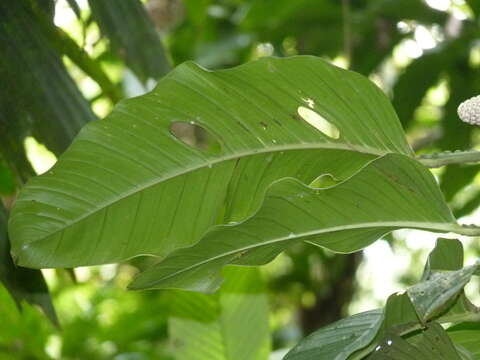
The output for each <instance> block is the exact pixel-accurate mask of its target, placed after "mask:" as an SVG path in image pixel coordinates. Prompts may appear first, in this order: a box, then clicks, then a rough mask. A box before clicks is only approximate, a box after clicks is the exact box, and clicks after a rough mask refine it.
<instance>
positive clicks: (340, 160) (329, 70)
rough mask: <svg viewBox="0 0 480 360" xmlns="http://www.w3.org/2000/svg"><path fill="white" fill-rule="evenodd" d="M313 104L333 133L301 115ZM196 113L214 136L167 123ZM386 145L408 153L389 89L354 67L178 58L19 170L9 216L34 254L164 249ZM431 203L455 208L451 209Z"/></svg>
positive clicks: (92, 256)
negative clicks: (195, 139) (198, 140)
mask: <svg viewBox="0 0 480 360" xmlns="http://www.w3.org/2000/svg"><path fill="white" fill-rule="evenodd" d="M302 116H303V118H302ZM312 116H313V117H316V120H317V121H318V119H319V118H321V119H320V122H321V123H322V125H324V127H323V128H322V129H323V130H324V131H325V132H326V133H327V134H328V131H329V130H332V129H334V128H333V127H332V126H331V127H330V128H328V127H325V125H328V123H326V122H325V121H328V122H330V124H333V126H334V127H335V128H336V129H338V132H339V137H338V138H335V137H337V136H336V134H332V133H330V135H331V136H333V137H331V136H329V135H327V134H325V133H324V132H322V131H320V130H317V128H316V127H314V126H312V125H311V124H310V123H309V122H307V121H306V120H305V119H308V120H310V121H312ZM322 118H323V120H322ZM190 122H192V123H194V124H196V125H197V126H198V127H199V128H200V127H201V128H203V129H204V131H206V132H208V133H209V134H210V136H211V137H213V138H214V139H216V141H215V142H216V143H217V144H219V146H220V147H218V146H217V148H216V150H215V148H212V149H210V150H209V149H206V150H205V149H202V148H199V147H196V146H191V145H187V144H185V143H184V142H182V141H181V140H179V139H177V138H176V137H175V136H173V135H172V133H171V129H170V128H171V126H172V124H177V123H181V124H180V125H182V124H183V126H186V125H185V124H189V123H190ZM184 123H185V124H184ZM392 152H396V153H400V154H404V155H411V150H410V148H409V147H408V145H407V143H406V141H405V138H404V135H403V132H402V129H401V126H400V124H399V121H398V119H397V117H396V115H395V113H394V111H393V109H392V107H391V105H390V103H389V102H388V99H387V98H386V97H385V95H384V94H383V93H382V92H381V91H380V90H379V89H378V88H377V87H376V86H375V85H373V84H372V83H371V82H369V81H368V80H367V79H365V78H364V77H362V76H360V75H358V74H356V73H353V72H348V71H345V70H342V69H339V68H337V67H335V66H333V65H330V64H328V63H326V62H325V61H323V60H321V59H318V58H315V57H293V58H288V59H276V58H264V59H261V60H259V61H256V62H252V63H249V64H246V65H242V66H239V67H237V68H234V69H231V70H223V71H217V72H211V71H207V70H204V69H202V68H199V67H198V66H196V65H195V64H193V63H185V64H183V65H181V66H179V67H178V68H176V69H175V70H174V71H173V72H172V73H170V74H169V75H167V76H166V77H164V78H162V80H161V81H160V82H159V84H158V86H157V88H156V89H155V90H154V91H153V92H151V93H149V94H146V95H144V96H142V97H138V98H134V99H130V100H126V101H123V102H121V103H119V104H118V105H117V107H116V109H115V110H114V111H113V113H112V114H111V115H110V116H109V117H108V118H107V119H105V120H103V121H99V122H93V123H90V124H89V125H88V126H86V127H85V128H84V129H83V130H82V131H81V133H80V134H79V136H78V137H77V139H76V140H75V141H74V143H73V144H72V145H71V147H70V148H69V150H68V151H67V152H66V153H65V154H64V155H63V156H62V157H61V158H60V159H59V161H58V163H57V164H56V165H55V166H54V168H53V169H52V170H51V171H49V172H47V173H46V174H45V175H42V176H40V177H38V178H35V179H33V180H32V181H30V183H29V184H27V186H26V187H25V188H24V189H23V190H22V192H21V194H20V195H19V197H18V200H17V201H16V205H15V207H14V209H13V211H12V215H11V217H10V225H9V226H10V228H9V230H10V235H11V240H12V250H13V253H14V255H15V257H16V260H17V262H18V263H19V264H22V265H25V266H30V267H72V266H78V265H92V264H100V263H111V262H116V261H121V260H125V259H128V258H131V257H133V256H137V255H154V256H164V255H166V254H168V253H169V252H171V251H172V250H174V249H177V248H179V247H185V246H188V245H192V244H194V243H195V242H197V241H198V240H200V238H201V237H202V236H203V235H204V234H205V233H206V232H207V231H208V230H209V229H210V228H211V227H212V226H213V225H215V224H218V223H228V222H234V221H236V222H238V221H241V220H244V219H245V218H246V217H248V216H250V215H251V214H252V213H254V212H255V211H256V210H257V209H258V208H259V206H260V204H261V203H262V200H263V196H264V193H265V191H266V188H267V187H268V186H269V185H270V184H271V183H272V182H274V181H276V180H278V179H281V178H284V177H295V178H297V179H298V180H300V181H302V182H304V183H310V182H312V181H313V180H314V179H315V178H317V177H318V176H319V175H320V174H326V173H329V174H331V175H332V176H334V177H335V178H337V179H343V178H346V177H348V176H350V175H352V174H353V173H355V172H356V171H357V170H358V169H359V168H361V167H362V166H363V165H365V164H366V163H367V162H369V161H371V160H372V159H374V158H376V157H378V156H382V155H384V154H387V153H392ZM425 176H427V175H425ZM427 177H428V176H427ZM422 181H424V180H422ZM429 181H430V185H429V190H428V191H432V194H433V193H435V194H436V195H435V201H432V204H439V205H438V206H440V207H441V206H442V205H441V204H442V202H441V201H439V199H437V197H438V194H437V193H436V191H437V190H436V187H435V186H436V185H434V183H433V182H432V179H430V180H429ZM394 182H395V180H394V179H392V183H394ZM290 183H292V181H289V182H287V184H290ZM292 186H294V187H295V188H299V187H300V188H302V185H300V184H299V183H297V184H295V183H293V185H292ZM388 186H389V187H390V186H391V184H390V185H388ZM416 186H417V185H416V184H415V185H413V187H414V188H415V187H416ZM420 186H421V185H420ZM280 187H282V186H280ZM287 187H288V186H287ZM413 190H414V191H415V189H413ZM306 191H309V190H308V189H307V190H306ZM400 200H401V199H400ZM435 206H437V205H435ZM425 207H429V209H430V211H429V213H430V212H432V213H433V211H432V208H431V205H422V209H423V208H425ZM438 216H440V218H437V219H436V220H439V221H440V222H444V221H449V222H451V221H452V219H451V218H450V217H448V220H446V219H447V218H445V216H447V215H445V211H440V215H438ZM448 216H449V215H448ZM422 219H423V218H420V219H414V220H412V221H417V220H420V221H421V220H422ZM302 221H303V220H302ZM402 225H403V224H402ZM426 227H427V228H430V227H429V226H426ZM365 244H366V243H365V242H363V243H362V244H360V245H356V246H355V248H356V249H358V248H361V247H362V246H364V245H365ZM343 250H345V251H352V250H353V249H352V248H348V247H344V248H343Z"/></svg>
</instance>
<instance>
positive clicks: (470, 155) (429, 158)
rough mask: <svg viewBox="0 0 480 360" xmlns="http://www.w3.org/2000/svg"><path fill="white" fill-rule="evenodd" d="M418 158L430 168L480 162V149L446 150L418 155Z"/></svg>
mask: <svg viewBox="0 0 480 360" xmlns="http://www.w3.org/2000/svg"><path fill="white" fill-rule="evenodd" d="M417 160H418V161H419V162H421V163H422V164H423V165H424V166H426V167H429V168H438V167H442V166H445V165H450V164H467V163H480V151H475V150H469V151H455V152H449V151H446V152H441V153H434V154H431V155H422V156H419V157H417Z"/></svg>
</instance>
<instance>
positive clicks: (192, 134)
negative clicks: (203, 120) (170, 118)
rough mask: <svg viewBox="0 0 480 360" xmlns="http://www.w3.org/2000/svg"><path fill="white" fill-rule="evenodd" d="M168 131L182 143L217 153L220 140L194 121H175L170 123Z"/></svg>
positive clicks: (219, 147)
mask: <svg viewBox="0 0 480 360" xmlns="http://www.w3.org/2000/svg"><path fill="white" fill-rule="evenodd" d="M169 130H170V133H171V134H172V135H173V136H175V137H176V138H177V139H178V140H180V141H181V142H183V143H184V144H186V145H188V146H190V147H192V148H195V149H198V150H202V151H208V152H212V153H219V152H220V151H221V149H222V146H221V144H220V142H219V141H218V140H217V139H216V138H215V137H214V136H213V135H212V134H210V132H208V131H207V130H206V129H204V128H203V127H201V126H200V125H197V124H195V123H194V122H190V123H187V122H183V121H176V122H173V123H172V124H171V125H170V128H169Z"/></svg>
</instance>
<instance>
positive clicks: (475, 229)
mask: <svg viewBox="0 0 480 360" xmlns="http://www.w3.org/2000/svg"><path fill="white" fill-rule="evenodd" d="M453 232H454V233H456V234H460V235H466V236H480V226H476V225H458V227H457V228H456V229H455V230H453Z"/></svg>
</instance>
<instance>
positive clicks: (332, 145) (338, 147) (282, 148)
mask: <svg viewBox="0 0 480 360" xmlns="http://www.w3.org/2000/svg"><path fill="white" fill-rule="evenodd" d="M315 145H319V146H315ZM308 149H312V150H313V149H315V150H316V149H333V150H346V151H354V152H355V151H356V152H358V153H362V154H369V155H376V156H383V155H385V154H388V153H389V152H388V151H384V152H382V151H378V150H376V149H373V148H370V147H363V146H359V145H354V144H338V143H322V144H312V143H306V144H296V145H294V146H291V145H282V146H279V145H275V146H272V147H269V148H260V149H255V150H254V151H247V152H240V153H235V154H232V155H230V156H224V157H221V158H219V159H215V160H213V161H207V160H205V161H206V163H205V164H203V165H200V166H197V167H191V168H188V169H187V170H185V171H179V172H176V173H172V174H170V175H166V176H164V177H161V178H157V179H154V180H153V181H149V182H146V183H144V184H143V185H142V186H141V187H138V186H137V187H134V188H133V190H130V191H127V192H124V193H123V194H121V195H120V196H118V197H116V198H115V199H113V200H112V201H108V202H105V203H103V204H101V205H100V206H98V207H96V208H94V209H93V210H92V211H89V212H86V213H85V214H84V215H82V216H80V217H78V218H76V219H74V220H73V221H70V222H67V223H65V225H64V226H62V227H61V228H59V229H58V230H56V231H53V232H51V233H49V234H47V235H45V236H43V237H40V238H37V239H35V240H32V241H30V242H28V243H27V244H24V245H23V246H22V248H21V249H22V250H23V249H24V248H27V247H29V246H30V245H31V244H33V243H36V242H38V241H42V240H45V239H47V238H49V237H51V236H54V235H56V234H57V233H59V232H61V231H64V230H65V229H67V228H69V227H70V226H73V225H75V224H76V223H79V222H81V221H82V220H83V219H86V218H88V217H89V216H91V215H93V214H95V213H97V212H99V211H101V210H103V209H105V208H107V207H109V206H110V205H112V204H114V203H116V202H118V201H122V200H124V199H126V198H128V197H129V196H133V195H135V194H137V193H139V192H141V191H145V190H147V189H148V188H150V187H152V186H155V185H158V184H159V183H161V182H164V181H168V180H170V179H172V178H174V177H177V176H182V175H185V174H187V173H190V172H193V171H196V170H199V169H202V168H205V167H212V166H214V165H216V164H218V163H222V162H225V161H229V160H235V159H240V158H244V157H248V156H254V155H257V154H268V153H276V152H282V151H294V150H308Z"/></svg>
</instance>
